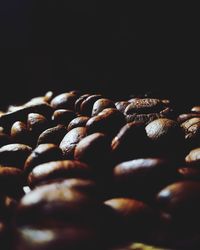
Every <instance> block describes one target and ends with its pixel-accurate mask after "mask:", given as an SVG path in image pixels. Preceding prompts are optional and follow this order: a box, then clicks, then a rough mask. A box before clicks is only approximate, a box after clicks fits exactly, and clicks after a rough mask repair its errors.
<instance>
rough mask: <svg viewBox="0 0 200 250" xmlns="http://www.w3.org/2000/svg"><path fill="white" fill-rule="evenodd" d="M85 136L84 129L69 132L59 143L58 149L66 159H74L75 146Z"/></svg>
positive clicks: (85, 131) (79, 128)
mask: <svg viewBox="0 0 200 250" xmlns="http://www.w3.org/2000/svg"><path fill="white" fill-rule="evenodd" d="M85 136H87V129H86V128H84V127H78V128H74V129H72V130H70V131H69V132H68V133H67V134H66V135H65V137H64V138H63V139H62V141H61V143H60V148H61V150H62V152H63V154H64V157H65V158H66V159H73V158H74V150H75V147H76V145H77V144H78V143H79V141H80V140H82V139H83V138H84V137H85Z"/></svg>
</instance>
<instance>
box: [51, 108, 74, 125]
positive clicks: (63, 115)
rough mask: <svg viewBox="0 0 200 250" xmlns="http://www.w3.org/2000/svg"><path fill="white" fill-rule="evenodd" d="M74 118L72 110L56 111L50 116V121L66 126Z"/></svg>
mask: <svg viewBox="0 0 200 250" xmlns="http://www.w3.org/2000/svg"><path fill="white" fill-rule="evenodd" d="M75 117H76V115H75V113H74V112H73V111H72V110H67V109H57V110H55V111H54V113H53V116H52V121H53V122H54V123H55V124H63V125H66V126H67V125H68V124H69V122H70V121H71V120H72V119H74V118H75Z"/></svg>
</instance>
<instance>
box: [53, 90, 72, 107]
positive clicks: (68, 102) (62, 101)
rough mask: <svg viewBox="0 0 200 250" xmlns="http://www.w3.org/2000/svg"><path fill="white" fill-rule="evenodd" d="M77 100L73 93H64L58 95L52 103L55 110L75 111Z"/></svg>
mask: <svg viewBox="0 0 200 250" xmlns="http://www.w3.org/2000/svg"><path fill="white" fill-rule="evenodd" d="M76 99H77V95H76V94H73V93H68V92H67V93H63V94H60V95H57V96H56V97H54V98H53V100H52V101H51V106H52V107H53V108H54V109H70V110H74V104H75V101H76Z"/></svg>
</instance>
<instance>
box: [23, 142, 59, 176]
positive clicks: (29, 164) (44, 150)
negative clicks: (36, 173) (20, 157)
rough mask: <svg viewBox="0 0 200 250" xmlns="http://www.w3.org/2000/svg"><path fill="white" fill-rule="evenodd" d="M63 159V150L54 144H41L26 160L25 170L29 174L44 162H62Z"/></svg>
mask: <svg viewBox="0 0 200 250" xmlns="http://www.w3.org/2000/svg"><path fill="white" fill-rule="evenodd" d="M62 157H63V155H62V151H61V149H60V148H59V147H58V146H56V145H54V144H49V143H48V144H47V143H46V144H40V145H39V146H37V147H36V148H35V149H34V150H33V151H32V153H31V154H30V155H29V156H28V158H27V159H26V162H25V164H24V170H25V171H26V172H27V173H29V172H31V171H32V169H33V168H34V167H35V166H37V165H39V164H42V163H44V162H50V161H56V160H61V159H62Z"/></svg>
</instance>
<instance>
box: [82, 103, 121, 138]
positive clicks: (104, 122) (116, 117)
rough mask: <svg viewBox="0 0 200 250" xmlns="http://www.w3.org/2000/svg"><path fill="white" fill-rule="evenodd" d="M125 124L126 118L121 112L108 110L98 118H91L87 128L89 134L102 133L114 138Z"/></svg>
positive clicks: (102, 112)
mask: <svg viewBox="0 0 200 250" xmlns="http://www.w3.org/2000/svg"><path fill="white" fill-rule="evenodd" d="M125 123H126V121H125V117H124V115H123V114H122V113H121V112H120V111H118V110H117V109H113V108H107V109H104V110H103V111H101V112H100V113H99V114H98V115H97V116H94V117H92V118H90V119H89V120H88V121H87V123H86V127H87V130H88V133H89V134H92V133H95V132H101V133H106V134H108V135H110V136H113V135H114V134H116V133H117V131H119V129H120V128H121V127H122V126H123V125H124V124H125Z"/></svg>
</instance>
